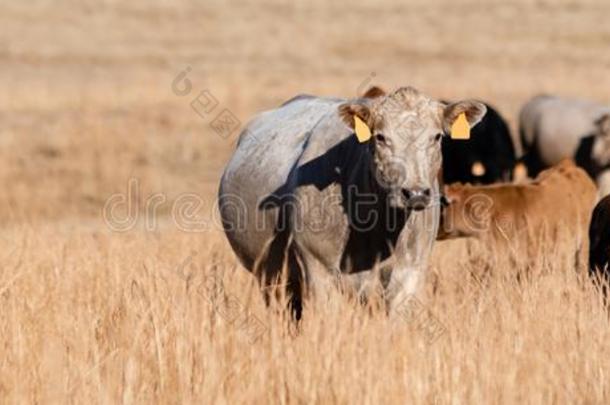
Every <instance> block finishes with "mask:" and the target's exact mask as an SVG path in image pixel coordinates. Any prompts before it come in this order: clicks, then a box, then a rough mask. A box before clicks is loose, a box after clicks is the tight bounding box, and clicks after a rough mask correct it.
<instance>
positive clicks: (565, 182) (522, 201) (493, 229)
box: [439, 160, 597, 264]
mask: <svg viewBox="0 0 610 405" xmlns="http://www.w3.org/2000/svg"><path fill="white" fill-rule="evenodd" d="M445 193H446V196H447V198H448V200H449V202H450V204H449V206H448V207H447V208H446V209H445V210H444V212H443V217H442V223H443V224H442V229H441V232H440V234H439V235H440V236H439V238H440V239H446V238H452V237H460V236H474V237H477V238H480V239H482V240H485V241H489V242H494V243H497V244H499V245H500V246H504V247H508V246H511V245H512V246H514V247H517V248H519V249H520V248H525V252H527V253H528V255H529V256H533V255H534V254H535V248H536V242H537V240H538V238H540V237H543V236H544V237H546V238H557V237H558V236H559V235H564V236H566V235H567V236H569V238H571V239H573V240H574V241H575V249H576V251H577V253H578V254H579V259H580V260H579V263H581V264H584V263H585V261H584V256H586V253H587V252H586V245H587V238H586V232H587V228H588V224H589V219H590V215H591V209H592V207H593V205H594V204H595V200H596V195H597V193H596V188H595V184H594V183H593V181H592V180H591V179H590V178H589V176H588V175H587V174H586V173H585V172H584V171H583V170H582V169H581V168H579V167H577V166H576V165H574V164H573V162H571V161H569V160H565V161H562V162H560V163H559V164H558V165H556V166H554V167H552V168H550V169H547V170H545V171H543V172H542V173H540V174H539V176H538V177H537V178H536V179H535V180H533V181H532V182H530V183H527V184H497V185H490V186H471V185H461V184H455V185H452V186H447V187H446V189H445Z"/></svg>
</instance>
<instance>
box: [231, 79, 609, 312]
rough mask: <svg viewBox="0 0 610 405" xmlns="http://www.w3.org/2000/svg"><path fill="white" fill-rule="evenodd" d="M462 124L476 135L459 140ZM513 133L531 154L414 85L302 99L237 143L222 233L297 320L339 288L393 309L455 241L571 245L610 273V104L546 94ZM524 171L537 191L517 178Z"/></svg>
mask: <svg viewBox="0 0 610 405" xmlns="http://www.w3.org/2000/svg"><path fill="white" fill-rule="evenodd" d="M460 119H464V120H465V122H466V124H467V126H468V127H470V128H472V130H471V132H470V137H469V139H454V137H453V136H449V134H452V131H453V128H454V125H455V124H456V122H458V121H459V120H460ZM519 130H520V140H521V150H522V153H521V156H517V153H516V150H517V149H518V148H517V147H516V145H515V144H514V140H516V137H513V136H511V132H510V129H509V126H508V125H507V123H506V121H505V120H504V119H503V118H502V116H501V115H500V114H499V113H498V111H496V110H495V109H494V108H492V107H491V106H490V105H487V104H484V103H482V102H479V101H475V100H462V101H457V102H446V101H437V100H434V99H432V98H430V97H428V96H426V95H425V94H423V93H421V92H419V91H418V90H416V89H414V88H412V87H403V88H399V89H397V90H395V91H393V92H391V93H386V92H385V91H383V90H381V89H379V88H377V87H374V88H372V89H370V90H369V91H368V92H367V93H365V94H364V95H363V96H362V97H360V98H357V99H339V98H323V97H314V96H309V95H301V96H297V97H295V98H293V99H291V100H289V101H287V102H286V103H284V104H283V105H281V106H280V107H278V108H277V109H274V110H270V111H267V112H263V113H261V114H259V115H258V116H257V117H255V118H254V119H253V120H252V121H251V122H250V123H249V124H248V125H247V127H246V128H245V129H244V131H243V132H242V134H241V135H240V139H239V141H238V144H237V148H236V150H235V152H234V154H233V156H232V158H231V160H230V161H229V163H228V165H227V167H226V169H225V172H224V174H223V177H222V179H221V183H220V190H219V207H220V213H221V218H222V221H223V226H224V228H225V233H226V235H227V238H228V240H229V242H230V244H231V246H232V248H233V250H234V251H235V253H236V255H237V257H238V258H239V259H240V261H241V262H242V264H243V265H244V266H245V267H246V268H247V269H248V270H249V271H251V272H252V273H253V274H254V275H255V276H256V277H257V279H258V280H259V282H260V285H261V289H262V291H263V294H264V296H265V298H266V299H267V300H268V299H269V298H270V294H271V292H272V291H275V292H277V291H278V290H279V289H278V288H275V287H276V286H277V285H278V283H279V282H280V280H281V282H282V283H283V284H282V285H283V286H285V290H284V291H285V292H286V293H287V296H288V297H290V303H291V305H292V308H293V310H294V313H295V316H296V317H297V318H299V317H300V314H301V309H302V299H303V298H304V297H306V296H308V295H311V294H314V295H318V294H322V295H323V294H325V293H326V292H327V289H328V288H334V287H336V286H337V284H340V285H341V286H342V287H344V288H349V289H350V290H353V291H356V292H357V293H358V294H360V295H363V296H366V295H367V294H368V293H370V291H371V288H374V287H373V286H376V287H375V288H381V289H382V291H383V295H384V297H385V299H386V302H387V304H388V309H389V311H390V312H392V311H394V310H396V308H398V307H399V306H400V303H401V302H403V301H404V300H407V299H409V297H410V296H411V295H412V294H414V293H415V292H416V291H417V289H418V288H419V286H420V284H421V281H422V278H423V276H424V274H425V271H426V268H427V263H428V258H429V255H430V252H431V249H432V246H433V244H434V243H435V241H436V240H439V239H447V238H453V237H463V236H473V237H477V238H480V239H481V240H482V241H483V242H484V243H489V244H493V245H494V247H500V249H514V248H515V247H517V246H518V245H520V246H522V247H524V248H525V249H526V250H525V253H526V254H527V255H530V256H531V255H535V254H537V252H536V251H535V250H534V248H535V246H536V244H535V243H534V240H535V239H532V238H541V237H542V236H545V237H547V240H549V238H550V240H551V241H553V239H552V238H553V237H555V238H557V237H558V235H560V234H561V235H568V238H569V240H572V241H573V247H574V254H575V259H576V263H577V267H582V268H584V267H588V268H589V270H590V271H591V273H592V274H595V275H604V274H605V276H606V277H608V273H607V272H608V270H607V266H608V259H609V252H610V196H608V197H604V196H606V195H607V194H608V193H610V107H607V106H603V105H599V104H596V103H593V102H587V101H581V100H570V99H562V98H558V97H552V96H538V97H535V98H533V99H532V100H531V101H529V102H528V103H526V104H525V105H524V107H523V108H522V110H521V113H520V117H519ZM519 166H521V167H523V166H525V168H526V169H527V172H528V175H529V176H530V177H531V178H532V179H531V180H528V181H518V182H517V181H513V175H514V173H515V169H516V168H517V167H519ZM600 196H601V197H604V198H602V199H601V200H600V201H599V203H598V204H597V206H596V207H595V204H596V202H597V201H598V200H599V197H600ZM594 207H595V209H594ZM587 230H588V232H587ZM587 233H589V234H587ZM587 256H588V257H589V262H588V263H587Z"/></svg>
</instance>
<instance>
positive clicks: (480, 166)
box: [442, 104, 517, 184]
mask: <svg viewBox="0 0 610 405" xmlns="http://www.w3.org/2000/svg"><path fill="white" fill-rule="evenodd" d="M485 106H486V107H487V114H485V117H483V119H482V120H481V122H480V123H479V125H477V126H476V127H475V128H473V129H472V133H471V135H470V139H468V140H461V139H452V138H451V137H444V138H443V144H442V151H443V179H444V181H445V183H447V184H451V183H458V182H459V183H472V184H491V183H496V182H501V181H508V180H511V179H512V172H513V169H514V168H515V164H516V162H517V157H516V154H515V147H514V145H513V140H512V137H511V134H510V130H509V128H508V125H507V124H506V121H505V120H504V118H502V116H501V115H500V113H498V111H497V110H496V109H495V108H493V107H492V106H491V105H489V104H485Z"/></svg>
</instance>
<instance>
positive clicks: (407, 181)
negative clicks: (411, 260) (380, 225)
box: [339, 87, 486, 210]
mask: <svg viewBox="0 0 610 405" xmlns="http://www.w3.org/2000/svg"><path fill="white" fill-rule="evenodd" d="M485 112H486V108H485V105H484V104H482V103H479V102H476V101H459V102H456V103H452V104H449V105H447V104H444V103H442V102H439V101H435V100H432V99H430V98H428V97H427V96H425V95H424V94H422V93H420V92H419V91H417V90H416V89H414V88H412V87H403V88H400V89H398V90H396V91H394V92H392V93H389V94H387V95H385V96H378V97H375V98H363V99H359V100H356V101H353V102H348V103H345V104H342V105H341V106H340V107H339V115H340V116H341V118H342V119H343V121H344V122H345V123H346V124H347V125H348V126H350V127H351V128H352V129H353V128H354V116H357V117H358V118H360V119H361V120H362V121H364V123H366V125H367V126H368V127H369V128H370V130H371V134H372V137H371V139H369V140H368V141H367V142H368V143H369V145H370V151H371V154H372V156H373V159H372V161H373V168H372V169H373V173H374V175H375V179H376V180H377V183H378V184H379V185H380V186H381V187H382V188H383V189H385V190H386V191H387V193H388V201H389V204H390V205H391V206H393V207H397V208H410V209H414V210H422V209H424V208H426V207H428V206H429V205H430V203H431V202H432V197H433V193H436V192H437V191H438V190H434V189H433V187H434V184H435V181H436V178H437V176H438V173H439V170H440V169H441V138H442V136H443V134H446V133H449V132H450V128H451V125H452V124H453V123H454V122H455V120H456V119H457V117H458V116H459V115H460V114H461V113H464V114H465V116H466V119H467V120H468V123H469V124H470V126H471V127H472V126H474V125H476V124H477V123H478V122H479V121H480V120H481V118H482V117H483V116H484V115H485Z"/></svg>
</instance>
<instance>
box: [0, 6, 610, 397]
mask: <svg viewBox="0 0 610 405" xmlns="http://www.w3.org/2000/svg"><path fill="white" fill-rule="evenodd" d="M609 13H610V4H608V3H607V2H604V1H601V0H600V1H578V2H576V1H565V0H558V1H543V0H540V1H534V0H518V1H515V2H504V1H502V2H500V1H489V2H485V3H484V4H483V3H479V2H470V1H467V2H451V1H448V0H427V1H423V0H421V1H419V0H417V1H410V2H401V1H397V0H384V1H367V0H355V1H352V2H349V3H345V4H339V3H334V2H327V1H321V0H314V1H308V2H298V3H295V4H292V3H288V2H286V3H282V2H279V1H276V0H267V1H264V2H245V1H220V0H209V1H205V2H204V1H201V2H195V1H173V2H172V1H161V0H151V1H143V0H136V1H131V2H119V1H114V0H107V1H99V2H93V1H84V2H81V1H60V2H51V1H49V0H40V1H39V0H33V1H28V2H19V1H4V2H2V3H1V4H0V27H2V28H1V29H0V89H1V91H0V181H1V182H2V185H3V191H2V193H0V224H1V225H2V226H1V227H0V263H1V265H0V308H2V310H1V311H0V402H1V403H88V402H91V403H115V402H122V403H155V402H161V403H183V402H184V403H205V404H208V403H209V404H211V403H221V404H222V403H226V404H233V403H261V404H267V403H297V404H301V403H340V404H348V403H350V404H351V403H371V404H373V403H389V402H400V403H427V404H472V403H489V404H493V403H579V404H593V403H598V404H604V403H609V402H610V343H609V342H610V324H609V319H608V313H607V311H606V310H605V309H604V308H603V306H602V305H601V302H600V298H599V296H598V294H597V293H596V291H595V290H594V289H593V288H592V286H591V283H590V282H589V280H588V279H587V278H586V277H584V275H582V274H578V273H577V272H576V271H575V269H574V265H573V260H572V257H570V255H569V254H567V253H566V249H564V245H563V244H562V243H559V244H557V245H555V246H548V247H547V248H546V249H544V250H541V251H540V254H539V255H537V256H536V257H533V258H530V259H531V260H530V259H525V258H521V259H522V260H520V261H518V263H517V264H515V263H514V262H512V261H510V260H506V258H505V257H504V254H503V253H502V252H494V251H493V250H490V249H489V248H488V247H487V246H483V245H481V244H480V243H479V242H477V241H470V240H460V241H447V242H440V243H438V244H437V245H436V246H435V251H434V255H433V258H432V264H431V268H430V275H429V277H428V279H427V285H426V288H425V291H423V292H422V294H421V297H419V298H418V301H417V302H416V303H415V304H414V306H413V308H415V309H414V310H413V311H412V313H411V314H407V315H406V316H405V317H403V318H391V319H389V318H388V317H386V316H385V315H383V314H381V313H379V311H376V310H375V309H371V308H366V307H362V306H359V305H356V304H354V303H353V302H350V301H349V299H347V298H346V297H343V296H341V295H339V294H337V296H336V297H335V299H333V300H332V302H330V303H327V304H325V305H320V306H318V308H316V309H315V310H313V309H312V308H311V307H310V308H306V310H305V314H304V320H303V322H302V323H301V325H300V326H299V328H298V329H297V328H296V327H295V326H294V325H293V324H291V323H290V322H288V321H287V319H286V316H285V314H282V313H281V312H278V311H276V310H273V309H268V308H266V307H265V306H264V304H263V302H262V300H261V297H260V293H259V292H258V290H257V285H256V284H255V283H254V280H253V278H252V277H251V276H250V275H249V274H248V273H247V272H245V271H244V270H243V269H242V268H241V267H240V265H239V264H238V263H237V261H236V259H235V257H234V256H233V253H232V252H231V250H230V248H229V246H228V244H227V242H226V240H225V239H224V235H223V233H222V232H221V230H220V229H219V227H218V225H217V222H218V221H217V218H216V216H215V215H214V211H213V208H212V207H213V202H214V198H215V195H216V190H217V185H218V179H219V177H220V174H221V172H222V168H223V165H224V164H225V162H226V161H227V160H228V158H229V156H230V154H231V152H232V150H233V148H234V145H235V140H236V137H237V131H235V132H232V133H228V134H227V133H220V134H219V133H218V132H217V131H216V130H215V129H214V128H215V127H213V122H214V120H215V118H216V117H217V116H218V114H220V113H221V112H222V111H225V109H226V111H229V112H230V114H232V116H233V117H234V118H235V119H237V120H238V121H239V122H240V123H242V124H243V123H245V122H247V120H248V119H249V118H250V117H251V116H252V115H253V114H255V113H256V112H259V111H262V110H264V109H269V108H273V107H275V106H277V105H278V104H279V103H281V102H282V101H284V100H286V99H288V98H290V97H292V96H294V95H295V94H298V93H313V94H321V95H339V96H346V97H349V96H355V95H357V94H358V93H359V92H361V91H362V90H364V88H365V87H366V86H367V85H368V84H369V83H374V84H379V85H382V86H383V87H386V88H392V87H395V86H398V85H407V84H409V85H413V86H415V87H417V88H419V89H420V90H422V91H424V92H426V93H428V94H430V95H431V96H434V97H438V98H449V99H457V98H465V97H476V98H480V99H483V100H486V101H489V102H491V103H492V104H494V105H495V106H496V107H498V109H499V110H500V111H501V112H502V113H503V114H504V115H505V116H506V118H507V119H508V120H509V122H510V123H511V126H512V127H513V129H514V128H515V127H516V121H515V118H516V114H517V112H518V109H519V107H520V106H521V105H522V104H523V103H524V102H525V101H526V100H527V99H528V98H529V97H531V96H533V95H536V94H538V93H542V92H548V93H554V94H563V95H575V96H581V97H585V98H590V99H593V100H597V101H601V102H606V103H610V92H609V90H608V89H610V52H608V44H609V43H610V24H608V15H609ZM186 71H188V74H187V75H186V79H188V81H189V83H190V88H189V87H188V86H187V84H186V82H185V81H184V80H179V81H177V82H175V80H176V78H177V77H178V75H180V74H181V72H186ZM184 86H187V87H184ZM202 92H203V94H204V95H206V96H207V97H208V98H207V100H213V102H212V104H208V105H207V107H208V108H210V109H211V107H212V106H214V105H215V108H213V110H212V111H210V112H204V113H202V104H197V103H195V104H194V105H195V106H199V107H198V108H199V113H197V112H196V111H194V109H193V102H194V100H198V101H199V103H201V102H202V100H203V99H202V96H201V94H202ZM225 114H227V113H226V112H225ZM221 135H223V136H221ZM225 135H226V136H225ZM185 197H186V198H191V199H196V201H197V202H199V203H200V206H199V207H198V210H197V212H196V213H195V214H194V216H192V217H190V216H189V217H188V218H187V220H186V221H176V217H177V216H176V210H177V207H178V209H179V208H180V205H179V204H177V201H181V199H184V198H185ZM108 201H115V202H116V201H118V202H119V204H118V207H119V208H118V210H117V211H116V212H115V215H116V217H115V219H116V218H123V219H125V221H123V222H120V221H119V222H120V223H117V221H114V222H113V221H108V218H107V215H106V214H107V213H108V210H107V208H108ZM104 207H106V209H104ZM187 214H188V213H187ZM187 216H188V215H187ZM180 218H182V219H184V216H181V217H180ZM565 243H566V244H567V243H568V242H567V241H566V242H565Z"/></svg>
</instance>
